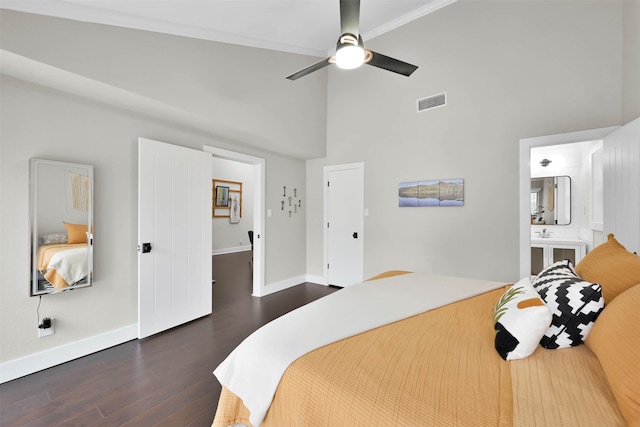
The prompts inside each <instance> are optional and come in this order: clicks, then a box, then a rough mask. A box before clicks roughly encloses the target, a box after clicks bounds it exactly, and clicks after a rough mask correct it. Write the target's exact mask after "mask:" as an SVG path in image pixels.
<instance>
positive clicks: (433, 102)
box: [418, 92, 447, 112]
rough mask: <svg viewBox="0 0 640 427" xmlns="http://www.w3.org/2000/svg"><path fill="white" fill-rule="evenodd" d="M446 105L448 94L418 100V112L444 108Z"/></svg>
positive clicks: (443, 93)
mask: <svg viewBox="0 0 640 427" xmlns="http://www.w3.org/2000/svg"><path fill="white" fill-rule="evenodd" d="M445 105H447V92H442V93H439V94H437V95H433V96H429V97H427V98H422V99H418V112H421V111H427V110H432V109H434V108H438V107H444V106H445Z"/></svg>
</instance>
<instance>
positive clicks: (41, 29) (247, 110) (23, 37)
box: [0, 9, 326, 158]
mask: <svg viewBox="0 0 640 427" xmlns="http://www.w3.org/2000/svg"><path fill="white" fill-rule="evenodd" d="M0 31H1V33H0V34H1V36H2V37H0V45H1V46H2V49H4V50H7V51H9V52H12V53H15V54H18V55H22V56H24V57H27V58H30V59H33V60H36V61H38V62H41V63H43V64H48V65H51V66H53V67H56V68H60V69H63V70H66V71H70V72H72V73H76V74H78V75H81V76H85V77H88V78H90V79H92V80H96V81H99V82H102V83H106V84H108V85H111V86H114V87H116V88H119V89H123V90H126V91H129V92H132V93H135V94H138V95H141V96H144V97H147V98H150V99H153V100H155V101H158V102H161V103H164V104H167V105H171V106H172V107H174V108H177V109H179V110H180V111H182V112H185V113H188V114H191V115H194V116H196V117H198V118H199V119H201V120H203V121H205V122H206V123H207V124H208V126H209V128H210V129H212V131H213V132H214V133H216V134H217V136H218V137H220V138H221V139H223V140H225V141H232V142H237V143H241V144H243V145H245V146H251V147H254V148H257V149H259V150H266V151H271V152H277V153H282V154H286V155H289V156H292V157H298V158H307V157H315V156H320V155H324V153H325V132H326V126H325V123H326V122H325V117H326V72H325V71H321V72H318V73H314V74H313V75H312V76H308V78H305V79H303V80H300V81H297V82H295V83H293V82H291V81H289V80H286V79H285V76H287V75H289V74H290V73H291V70H292V69H293V70H296V69H299V68H302V67H303V66H305V65H308V63H309V61H310V58H309V57H305V56H301V55H294V54H288V53H282V52H275V51H270V50H265V49H255V48H248V47H241V46H235V45H229V44H224V43H216V42H210V41H204V40H197V39H191V38H187V37H178V36H171V35H165V34H160V33H154V32H147V31H140V30H130V29H126V28H120V27H113V26H108V25H97V24H90V23H82V22H76V21H71V20H66V19H60V18H52V17H46V16H39V15H32V14H26V13H21V12H14V11H10V10H6V9H0ZM43 35H46V37H45V36H43ZM285 124H286V126H285Z"/></svg>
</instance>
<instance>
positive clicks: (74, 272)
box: [47, 246, 88, 285]
mask: <svg viewBox="0 0 640 427" xmlns="http://www.w3.org/2000/svg"><path fill="white" fill-rule="evenodd" d="M87 250H88V248H87V247H86V246H85V247H81V248H73V249H66V250H64V251H60V252H56V253H55V254H54V255H53V256H52V257H51V260H50V261H49V265H48V266H47V269H51V268H55V269H56V271H57V272H58V274H59V275H60V276H62V278H63V279H64V280H65V282H67V283H68V284H69V285H73V284H74V283H76V282H78V281H79V280H82V279H84V278H85V277H87V274H88V268H87Z"/></svg>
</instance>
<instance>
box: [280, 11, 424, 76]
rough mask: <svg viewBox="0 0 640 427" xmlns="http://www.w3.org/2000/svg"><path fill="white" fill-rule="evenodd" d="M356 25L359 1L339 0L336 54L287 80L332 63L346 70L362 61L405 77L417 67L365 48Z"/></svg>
mask: <svg viewBox="0 0 640 427" xmlns="http://www.w3.org/2000/svg"><path fill="white" fill-rule="evenodd" d="M359 27H360V0H340V30H341V32H342V35H341V36H340V38H339V39H338V43H337V46H336V55H335V56H331V57H329V58H327V59H323V60H322V61H320V62H317V63H315V64H313V65H310V66H309V67H307V68H303V69H302V70H300V71H298V72H296V73H293V74H291V75H290V76H288V77H287V79H289V80H297V79H299V78H300V77H304V76H306V75H307V74H310V73H313V72H314V71H318V70H320V69H321V68H324V67H326V66H327V65H329V64H333V63H335V64H336V65H337V66H338V67H340V68H344V69H347V70H350V69H353V68H358V67H359V66H361V65H362V64H369V65H373V66H374V67H378V68H382V69H385V70H387V71H393V72H394V73H398V74H402V75H403V76H407V77H408V76H410V75H411V73H413V72H414V71H415V70H417V69H418V67H417V66H415V65H411V64H408V63H406V62H403V61H400V60H398V59H394V58H390V57H388V56H385V55H382V54H381V53H377V52H373V51H371V50H369V49H365V48H364V42H363V40H362V36H360V30H359Z"/></svg>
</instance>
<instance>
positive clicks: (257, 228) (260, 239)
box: [202, 145, 267, 297]
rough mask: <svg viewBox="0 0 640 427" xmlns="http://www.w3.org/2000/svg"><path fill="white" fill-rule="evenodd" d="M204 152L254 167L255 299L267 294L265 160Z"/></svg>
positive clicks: (211, 149)
mask: <svg viewBox="0 0 640 427" xmlns="http://www.w3.org/2000/svg"><path fill="white" fill-rule="evenodd" d="M202 149H203V151H205V152H207V153H211V155H212V156H213V157H217V158H220V159H225V160H231V161H234V162H239V163H246V164H249V165H252V166H253V181H254V185H255V187H254V188H255V189H256V191H254V195H253V236H254V238H253V292H252V293H251V295H252V296H254V297H261V296H264V295H266V294H267V292H266V289H265V251H264V248H265V243H264V242H265V229H264V224H265V209H264V199H265V163H266V162H265V159H263V158H262V157H256V156H251V155H249V154H244V153H239V152H236V151H231V150H225V149H223V148H218V147H213V146H209V145H203V146H202Z"/></svg>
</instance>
